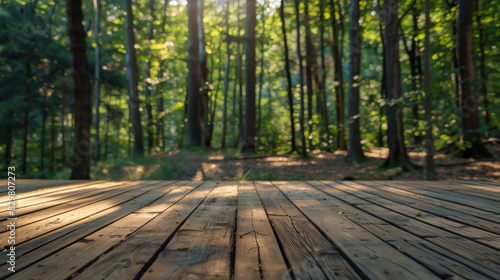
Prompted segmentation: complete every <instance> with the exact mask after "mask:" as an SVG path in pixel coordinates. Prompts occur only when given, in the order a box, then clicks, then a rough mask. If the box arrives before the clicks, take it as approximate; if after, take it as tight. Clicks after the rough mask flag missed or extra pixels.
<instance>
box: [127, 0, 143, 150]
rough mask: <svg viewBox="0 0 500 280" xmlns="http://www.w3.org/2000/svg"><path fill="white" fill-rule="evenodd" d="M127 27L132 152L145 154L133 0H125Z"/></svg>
mask: <svg viewBox="0 0 500 280" xmlns="http://www.w3.org/2000/svg"><path fill="white" fill-rule="evenodd" d="M124 2H125V12H126V13H127V16H126V27H127V55H126V57H125V58H126V63H127V82H128V92H129V107H130V111H131V118H132V128H133V130H134V144H133V149H132V154H133V155H134V156H143V155H144V144H143V136H142V124H141V112H140V110H139V93H138V91H137V83H138V78H139V76H138V72H137V58H136V54H135V45H136V44H135V32H134V16H133V14H132V2H131V0H124Z"/></svg>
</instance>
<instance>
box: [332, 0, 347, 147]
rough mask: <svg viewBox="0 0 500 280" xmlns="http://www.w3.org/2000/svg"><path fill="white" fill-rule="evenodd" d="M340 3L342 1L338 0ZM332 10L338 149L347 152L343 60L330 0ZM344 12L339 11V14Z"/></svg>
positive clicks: (333, 8)
mask: <svg viewBox="0 0 500 280" xmlns="http://www.w3.org/2000/svg"><path fill="white" fill-rule="evenodd" d="M337 1H340V0H337ZM339 7H340V6H339ZM330 9H331V19H332V30H333V44H332V55H333V63H334V68H335V96H336V99H337V100H336V101H337V103H336V109H337V110H336V111H337V129H338V132H337V148H338V149H339V150H346V148H347V145H346V141H345V128H344V123H345V113H344V77H343V71H342V59H341V56H340V50H339V45H340V46H342V44H339V40H340V38H339V37H340V36H339V31H338V23H337V17H336V16H335V3H334V0H330ZM341 13H342V11H341V10H340V9H339V14H341Z"/></svg>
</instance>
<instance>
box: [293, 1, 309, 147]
mask: <svg viewBox="0 0 500 280" xmlns="http://www.w3.org/2000/svg"><path fill="white" fill-rule="evenodd" d="M294 1H295V24H296V26H295V28H296V32H297V56H298V58H299V86H300V89H299V90H300V91H299V92H300V113H299V124H300V142H301V145H302V149H301V155H302V156H303V157H305V156H307V147H306V138H305V135H304V134H305V128H304V109H305V108H304V66H303V62H302V61H303V58H302V52H301V50H300V49H301V48H300V11H299V6H300V0H294Z"/></svg>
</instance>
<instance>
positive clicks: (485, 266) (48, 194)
mask: <svg viewBox="0 0 500 280" xmlns="http://www.w3.org/2000/svg"><path fill="white" fill-rule="evenodd" d="M0 196H1V199H0V213H2V216H0V218H1V219H2V223H3V224H4V225H6V224H7V220H6V218H7V215H8V212H7V190H6V187H5V188H3V189H2V190H1V192H0ZM16 199H17V209H16V215H17V217H18V219H17V221H16V236H15V238H16V239H15V240H16V251H15V252H16V267H15V270H16V272H15V273H12V272H10V271H8V270H7V268H8V267H9V264H8V263H7V262H6V261H7V256H6V254H7V251H4V252H2V254H1V259H0V264H1V265H0V267H1V268H0V278H1V279H4V278H9V279H22V280H26V279H70V278H74V279H85V280H86V279H120V280H124V279H134V278H136V279H139V278H142V279H233V278H234V279H261V278H263V279H500V184H498V183H491V182H483V181H477V182H469V181H467V182H466V181H438V182H421V181H408V182H406V181H404V182H403V181H373V182H372V181H370V182H364V181H340V182H339V181H335V182H333V181H332V182H326V181H325V182H317V181H310V182H301V181H294V182H192V181H136V182H129V181H127V182H104V181H78V182H75V181H41V180H37V181H35V180H33V181H23V182H18V185H17V189H16ZM1 230H2V231H1V233H0V235H1V237H0V240H1V241H2V242H3V243H4V244H3V245H8V244H7V240H8V237H9V234H10V231H8V230H7V228H6V227H2V229H1ZM9 246H10V245H9Z"/></svg>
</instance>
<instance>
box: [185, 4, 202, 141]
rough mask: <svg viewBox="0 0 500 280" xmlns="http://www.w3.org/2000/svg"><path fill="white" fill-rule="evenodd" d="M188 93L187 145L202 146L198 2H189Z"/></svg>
mask: <svg viewBox="0 0 500 280" xmlns="http://www.w3.org/2000/svg"><path fill="white" fill-rule="evenodd" d="M187 6H188V70H189V74H188V92H187V103H188V104H187V105H188V106H187V117H188V124H187V145H188V146H201V145H202V144H203V143H202V125H204V124H203V123H201V122H200V120H201V115H200V113H201V106H202V104H201V102H202V101H201V94H202V93H201V86H202V85H201V73H200V60H199V56H200V52H199V37H198V1H197V0H188V2H187Z"/></svg>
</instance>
